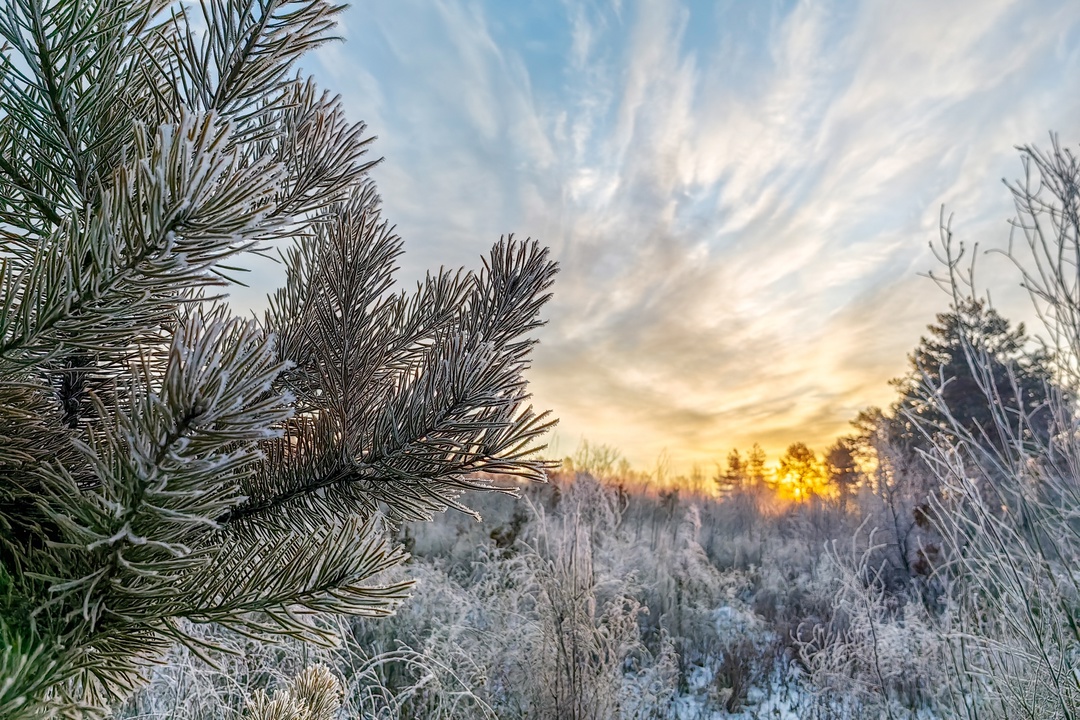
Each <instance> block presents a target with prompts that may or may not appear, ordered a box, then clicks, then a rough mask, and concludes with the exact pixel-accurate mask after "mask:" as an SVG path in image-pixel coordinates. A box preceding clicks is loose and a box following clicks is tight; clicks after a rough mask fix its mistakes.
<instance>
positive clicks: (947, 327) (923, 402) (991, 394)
mask: <svg viewBox="0 0 1080 720" xmlns="http://www.w3.org/2000/svg"><path fill="white" fill-rule="evenodd" d="M928 329H929V330H930V334H929V335H928V336H924V337H923V338H921V339H920V341H919V345H918V347H917V348H916V349H915V352H914V353H913V354H912V355H911V357H910V360H911V371H910V372H909V374H908V375H907V376H906V377H904V378H901V379H899V380H896V381H894V383H893V384H894V385H896V386H897V388H898V389H899V391H900V398H899V400H898V401H897V403H896V404H895V405H894V406H893V413H892V415H893V421H892V422H894V423H895V425H894V427H893V428H892V430H891V432H892V434H894V435H895V436H896V440H897V441H898V442H899V444H901V445H907V446H910V447H922V448H925V447H927V440H926V435H925V433H926V432H928V431H929V432H943V433H946V434H951V432H950V426H951V424H952V422H953V421H955V422H956V423H958V425H959V426H960V427H961V428H962V429H963V431H964V432H965V433H968V434H970V435H971V436H972V437H975V438H978V439H980V440H981V441H982V442H984V443H986V444H988V445H989V446H996V445H998V444H1000V442H1001V438H1000V437H999V436H998V433H997V432H996V431H995V430H994V429H995V428H996V427H997V425H998V423H999V421H1003V422H1005V423H1006V424H1008V425H1015V424H1016V422H1017V421H1018V420H1020V419H1021V418H1022V419H1023V422H1024V424H1027V425H1029V427H1028V430H1027V431H1028V432H1037V433H1045V432H1046V428H1047V424H1048V423H1049V420H1050V419H1049V417H1048V416H1047V415H1046V414H1045V413H1044V412H1042V408H1043V407H1044V406H1045V404H1046V400H1047V390H1048V385H1047V383H1048V381H1049V374H1048V370H1047V368H1048V367H1049V364H1050V363H1049V359H1048V358H1047V356H1046V354H1045V353H1043V352H1040V351H1034V352H1032V351H1030V350H1029V348H1028V345H1029V340H1028V337H1027V334H1026V332H1025V329H1024V325H1023V324H1022V323H1021V324H1020V325H1018V326H1016V327H1015V328H1013V327H1011V325H1010V323H1009V321H1008V320H1007V319H1005V318H1003V317H1002V316H1001V315H1000V314H998V312H997V311H996V310H994V309H993V308H992V307H989V306H987V305H986V304H985V303H984V302H983V301H981V300H970V299H969V300H966V301H964V302H961V303H959V304H958V306H957V307H955V308H954V309H953V310H952V311H951V312H948V313H942V314H940V315H938V316H937V324H936V325H930V326H929V327H928ZM965 348H966V351H965ZM995 413H1004V414H1005V417H1002V418H996V417H994V415H995Z"/></svg>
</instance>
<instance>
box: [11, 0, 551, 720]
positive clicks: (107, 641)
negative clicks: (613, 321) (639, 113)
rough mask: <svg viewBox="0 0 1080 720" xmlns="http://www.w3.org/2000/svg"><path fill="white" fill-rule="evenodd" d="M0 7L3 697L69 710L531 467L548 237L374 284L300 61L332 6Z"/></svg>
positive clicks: (136, 2) (249, 0)
mask: <svg viewBox="0 0 1080 720" xmlns="http://www.w3.org/2000/svg"><path fill="white" fill-rule="evenodd" d="M2 2H3V10H2V12H0V38H2V41H3V44H2V52H0V717H4V718H18V717H50V716H68V717H86V716H87V715H88V714H93V713H94V712H97V711H99V710H100V709H101V707H102V706H104V705H106V704H108V703H109V702H113V701H115V700H117V699H119V698H121V697H123V696H124V695H125V694H126V693H128V692H129V691H130V690H131V689H132V688H133V687H134V686H135V685H136V684H137V683H138V682H139V678H140V669H141V667H142V666H143V665H144V664H145V663H147V662H153V661H155V660H156V659H158V658H160V656H161V653H162V652H163V651H164V650H165V649H166V648H167V647H168V646H169V645H170V643H173V642H181V643H186V644H187V645H188V646H189V647H191V648H192V649H193V650H195V651H196V652H202V651H204V649H205V648H203V647H201V646H200V645H199V643H198V642H197V641H196V640H195V639H194V638H193V637H192V636H191V635H190V634H189V633H188V632H186V630H185V628H186V627H188V626H189V623H206V622H216V623H221V624H223V625H225V626H228V627H231V628H235V629H237V630H239V631H241V632H245V633H248V634H253V635H255V636H258V637H265V638H268V639H272V638H274V637H281V636H292V637H299V638H303V639H307V640H313V641H329V640H331V637H330V636H329V635H328V632H327V631H325V630H324V629H323V628H321V627H320V626H319V625H318V623H316V622H314V621H313V620H312V618H313V616H314V614H315V613H321V612H330V613H345V614H358V615H369V616H370V615H375V616H377V615H381V614H385V613H387V612H389V611H391V610H392V609H393V607H394V606H395V604H396V603H397V602H399V601H401V600H402V599H403V597H404V596H405V594H406V591H407V586H406V585H401V584H396V585H389V586H381V585H378V584H375V583H373V582H372V578H373V577H374V576H375V575H377V574H378V573H379V572H380V571H382V570H383V569H385V568H388V567H390V566H392V565H394V564H396V563H399V562H401V561H402V560H403V559H404V554H403V553H402V552H401V551H400V550H399V549H397V548H395V547H393V546H392V544H391V543H389V542H388V540H387V539H386V538H387V537H388V534H387V532H386V530H387V525H390V526H392V525H393V524H395V523H398V522H401V521H404V520H410V519H422V518H428V517H430V516H431V514H432V513H433V512H436V511H439V510H441V509H445V508H447V507H460V504H459V502H458V498H459V497H460V495H461V493H462V492H464V491H465V490H468V489H470V488H486V487H490V485H489V484H488V483H487V482H486V481H484V480H482V479H477V478H478V477H483V476H478V475H477V474H478V473H509V474H516V475H518V476H521V477H524V478H531V479H542V477H543V473H544V470H545V463H543V462H541V461H539V460H537V459H535V454H534V453H535V451H536V450H537V449H539V448H538V447H537V445H536V441H537V439H538V438H539V437H540V436H541V435H542V434H543V433H544V432H545V431H546V430H547V429H548V428H549V427H550V425H551V421H550V420H549V419H548V418H547V416H546V414H538V413H535V412H533V410H532V409H531V407H529V406H527V402H528V397H529V395H528V393H527V389H526V384H525V381H524V380H523V377H522V373H523V371H524V370H525V369H526V367H527V365H528V362H529V353H530V348H531V346H532V344H533V341H532V340H531V339H529V334H530V333H531V332H532V331H533V330H535V329H536V328H537V327H538V325H539V324H540V323H539V320H538V313H539V311H540V309H541V307H542V306H543V304H544V302H545V301H546V299H547V298H548V294H547V291H548V288H549V286H550V283H551V280H552V277H553V274H554V272H555V266H554V264H553V263H552V262H551V261H550V260H549V258H548V254H547V251H546V250H545V249H543V248H541V247H540V246H538V245H537V244H535V243H528V242H527V243H519V242H513V241H509V240H508V241H505V242H504V241H500V242H499V243H498V244H496V245H495V247H494V248H493V250H492V251H491V255H490V257H489V258H488V259H487V260H486V261H485V263H484V268H483V270H482V271H481V272H478V273H465V272H445V271H440V272H438V273H435V274H432V275H429V276H428V277H427V279H426V280H425V281H423V282H422V283H420V284H419V285H418V287H417V288H416V290H415V292H412V293H405V292H397V291H395V290H394V287H393V277H392V273H393V271H394V269H395V261H396V258H397V257H398V256H399V254H400V253H401V251H402V242H401V240H400V239H399V238H398V237H397V236H396V235H395V234H394V232H393V229H392V228H391V227H390V226H389V225H388V224H387V222H386V221H385V220H383V219H382V217H381V214H380V206H379V198H378V196H377V194H376V192H375V189H374V187H373V185H372V183H371V181H370V179H369V177H368V171H369V169H370V168H371V166H372V165H373V164H374V163H373V161H371V160H370V159H368V156H367V152H368V149H369V143H370V138H368V137H367V136H366V135H365V128H364V126H363V124H360V123H354V122H350V121H349V120H347V119H346V117H345V114H344V112H343V110H342V105H341V102H340V100H339V99H338V98H337V97H334V96H333V95H331V94H328V93H325V92H321V91H320V90H319V89H318V88H317V87H316V86H315V84H314V83H313V82H312V81H311V80H310V79H307V78H305V77H303V76H300V75H297V74H295V73H296V69H295V64H296V61H297V60H298V59H299V58H300V56H301V55H302V54H303V53H305V52H307V51H309V50H311V49H312V48H314V47H316V46H318V45H319V44H321V43H323V42H325V41H326V40H327V39H328V38H329V34H328V33H329V32H330V31H331V30H332V27H333V22H334V16H335V15H336V14H337V13H338V12H339V11H340V10H341V8H340V7H338V6H334V5H331V4H330V3H328V2H326V0H205V1H204V2H202V3H200V4H198V5H195V6H191V7H184V6H180V5H177V4H174V3H169V2H165V1H164V0H2ZM273 247H279V248H280V247H285V248H287V249H286V250H285V251H284V254H283V255H284V263H285V267H286V270H287V278H286V282H285V285H284V287H283V288H282V289H280V290H278V291H277V292H276V294H274V295H273V297H272V298H271V301H270V304H269V309H268V310H267V311H266V313H265V316H264V317H263V318H261V319H242V318H239V317H235V316H233V315H232V314H231V312H230V311H229V309H228V308H227V306H226V305H224V304H223V303H222V302H221V298H222V297H223V296H224V295H225V294H227V290H228V284H229V282H230V281H231V279H232V278H233V277H234V276H236V273H237V272H238V270H239V268H242V266H243V265H244V257H245V256H247V255H248V254H249V253H257V252H267V251H269V250H270V249H271V248H273Z"/></svg>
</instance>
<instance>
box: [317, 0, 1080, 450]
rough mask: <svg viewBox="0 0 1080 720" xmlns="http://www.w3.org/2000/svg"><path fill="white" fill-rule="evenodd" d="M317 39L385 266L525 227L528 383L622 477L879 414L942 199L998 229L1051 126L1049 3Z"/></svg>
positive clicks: (1064, 105)
mask: <svg viewBox="0 0 1080 720" xmlns="http://www.w3.org/2000/svg"><path fill="white" fill-rule="evenodd" d="M341 34H342V35H343V37H344V39H345V42H344V43H336V44H334V45H332V46H329V47H326V48H324V49H322V50H320V51H319V52H318V53H317V55H316V57H315V58H314V59H313V60H309V61H308V63H307V68H306V69H308V70H310V71H313V72H314V73H315V74H316V75H317V77H318V78H319V79H320V81H321V82H322V84H323V85H324V86H326V87H328V88H330V89H332V90H334V91H336V92H340V93H341V94H342V96H343V97H344V99H345V102H346V106H347V107H348V109H349V111H350V113H351V114H352V116H353V117H354V118H356V119H361V120H364V121H366V122H367V123H368V125H369V128H370V130H371V132H372V133H373V134H375V135H377V136H378V138H379V139H378V141H377V143H376V150H375V152H377V153H378V154H379V155H382V156H384V157H385V161H384V163H383V164H382V165H381V166H380V167H379V168H378V169H377V170H376V172H375V178H376V181H377V183H378V184H379V187H380V191H381V194H382V196H383V198H384V207H385V212H386V215H387V217H388V218H389V219H390V220H391V221H392V222H394V223H396V224H397V227H398V231H399V232H400V234H401V235H402V236H403V238H404V239H405V243H406V250H407V254H406V257H405V258H404V263H403V270H402V279H403V280H410V279H412V278H416V277H419V276H420V275H421V274H422V273H423V270H424V269H426V268H429V267H432V268H433V267H437V266H439V265H450V266H458V265H466V266H470V267H475V266H476V265H477V261H478V258H479V257H480V256H481V255H482V254H483V253H485V252H486V250H487V248H489V247H490V245H491V244H492V243H493V242H494V241H495V240H497V239H498V238H499V236H500V235H501V234H504V233H508V232H514V233H516V234H517V235H519V236H532V237H535V238H538V239H540V240H541V241H543V242H544V243H546V244H548V245H550V246H551V247H552V249H553V252H554V255H555V257H556V259H558V260H559V261H560V263H561V265H562V272H561V274H560V276H559V279H558V281H557V284H556V287H555V299H554V301H553V303H552V304H551V306H550V307H549V311H548V318H549V324H548V326H547V327H546V328H545V329H544V330H543V332H542V334H541V336H540V339H541V343H542V344H541V346H540V348H539V349H538V351H537V353H536V357H535V365H534V368H533V370H532V371H531V374H530V379H531V381H532V383H533V388H534V392H535V399H536V402H537V404H538V405H540V406H543V407H548V408H551V409H553V410H554V411H555V413H556V414H557V415H558V416H559V417H560V418H561V420H562V422H561V425H560V428H559V430H558V434H557V435H558V450H559V451H560V452H562V453H564V454H568V453H570V452H572V451H573V449H574V448H575V446H576V445H577V443H578V442H579V440H580V438H582V437H584V438H588V439H589V440H590V441H594V442H599V443H606V444H610V445H613V446H616V447H617V448H619V449H620V450H622V451H623V453H624V454H625V455H626V456H627V457H628V458H629V459H630V460H631V461H632V462H633V463H635V464H637V465H639V466H641V467H647V466H649V465H650V464H652V463H653V462H654V461H655V459H656V458H657V456H658V455H659V454H660V453H661V451H663V450H664V449H666V450H667V451H668V453H669V454H670V456H671V457H673V458H674V459H675V464H676V466H677V467H680V468H685V467H687V466H688V465H689V464H690V463H692V462H701V463H711V462H712V461H714V460H718V459H720V458H722V456H723V454H725V453H726V451H727V450H728V449H730V448H731V447H733V446H738V447H747V446H749V445H750V444H751V443H752V442H754V441H755V440H756V441H760V442H761V443H762V445H763V446H765V447H766V449H767V450H769V451H771V453H772V454H774V455H775V454H776V453H778V452H779V451H780V450H781V449H782V448H783V447H784V446H785V445H787V444H788V443H790V442H793V441H796V440H802V441H805V442H807V443H809V444H810V445H811V446H816V447H818V448H819V449H821V448H823V447H824V446H825V445H826V444H827V443H828V442H829V441H830V440H831V439H832V438H833V437H835V436H836V435H838V434H843V433H844V432H846V431H847V429H848V422H849V421H850V420H851V419H852V418H853V417H854V415H855V413H856V412H857V411H858V410H859V409H861V408H863V407H865V406H867V405H871V404H884V403H887V402H888V401H889V399H890V397H891V389H890V388H889V386H888V385H887V380H888V379H889V378H890V377H893V376H896V375H898V374H900V373H902V372H903V370H904V368H905V364H906V359H905V356H906V354H907V353H908V352H909V351H910V350H911V349H912V348H913V347H914V344H915V343H916V342H917V340H918V338H919V335H920V334H921V333H922V331H923V329H924V327H925V326H926V325H927V324H928V323H929V322H931V321H932V320H933V315H934V313H935V312H938V311H940V310H942V309H943V307H944V304H945V300H946V299H945V297H944V296H943V295H942V294H941V293H940V291H938V290H937V289H936V288H935V287H934V286H933V285H932V283H930V282H929V281H928V280H926V279H924V278H920V277H919V276H918V273H920V272H925V271H926V270H929V269H930V268H931V267H932V264H933V263H932V258H931V256H930V254H929V251H928V249H927V245H928V243H929V242H930V241H931V240H933V239H934V238H935V237H936V234H937V230H936V228H937V221H938V213H939V210H940V207H941V206H942V204H945V205H946V206H947V209H948V210H950V211H952V212H954V213H955V216H956V221H955V225H954V227H955V229H956V231H957V235H958V237H960V238H961V239H964V240H966V241H968V242H973V241H976V240H977V241H979V242H981V243H983V245H984V246H992V245H995V244H997V245H1000V244H1002V243H1004V242H1005V240H1006V238H1007V231H1008V226H1007V224H1006V221H1007V219H1008V218H1009V217H1010V215H1011V201H1010V198H1009V195H1008V192H1007V191H1006V189H1005V188H1004V187H1003V186H1002V184H1001V179H1002V178H1003V177H1008V178H1012V177H1015V176H1017V175H1018V174H1019V173H1020V170H1021V168H1020V163H1019V161H1018V159H1017V154H1016V152H1015V150H1014V146H1015V145H1018V144H1024V143H1039V144H1042V145H1046V144H1047V141H1048V133H1049V131H1051V130H1055V131H1057V132H1059V133H1060V135H1061V138H1062V141H1063V142H1065V143H1068V144H1075V143H1076V142H1077V141H1080V133H1078V132H1077V131H1078V130H1080V128H1077V125H1076V123H1077V119H1078V118H1080V112H1078V111H1080V92H1078V90H1080V83H1078V80H1077V78H1078V77H1080V74H1078V71H1080V3H1076V2H1065V1H1057V2H1051V1H1040V0H1023V1H1017V0H1013V1H1005V0H977V1H967V0H949V1H948V2H942V0H932V1H923V0H907V1H905V2H827V1H826V2H790V1H786V2H768V1H757V0H754V1H750V0H742V1H738V0H727V1H717V2H679V1H677V0H640V1H634V0H597V1H595V2H588V1H582V2H577V1H575V0H564V1H557V0H545V1H543V2H506V1H505V0H487V1H486V2H467V1H459V0H372V1H370V2H363V1H361V2H356V3H355V4H354V5H353V7H352V8H350V9H349V10H348V11H347V13H346V14H345V15H344V20H343V26H342V28H341ZM983 280H984V281H985V282H988V283H989V284H991V285H993V286H994V288H995V298H996V299H997V300H998V301H999V304H1001V305H1003V306H1004V309H1005V310H1006V311H1007V314H1010V313H1011V314H1013V315H1015V316H1020V315H1022V313H1023V308H1024V305H1023V303H1022V302H1021V298H1020V295H1019V292H1018V291H1017V290H1016V289H1015V287H1016V282H1017V281H1016V278H1015V276H1014V275H1012V274H1010V273H1009V272H1008V267H1007V265H1006V264H1005V263H1003V262H1001V261H998V262H994V261H992V259H991V260H990V261H988V263H987V264H986V266H985V268H984V272H983Z"/></svg>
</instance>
